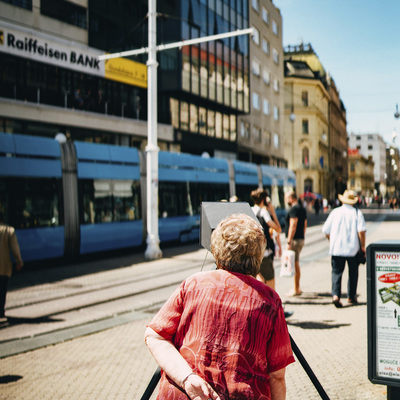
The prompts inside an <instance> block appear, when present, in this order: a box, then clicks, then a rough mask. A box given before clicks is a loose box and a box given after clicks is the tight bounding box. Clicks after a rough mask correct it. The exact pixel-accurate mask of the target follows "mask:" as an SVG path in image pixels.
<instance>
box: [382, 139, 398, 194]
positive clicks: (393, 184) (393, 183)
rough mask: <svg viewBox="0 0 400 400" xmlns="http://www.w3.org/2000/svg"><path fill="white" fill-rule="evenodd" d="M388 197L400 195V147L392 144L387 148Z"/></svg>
mask: <svg viewBox="0 0 400 400" xmlns="http://www.w3.org/2000/svg"><path fill="white" fill-rule="evenodd" d="M386 188H387V191H386V194H385V195H386V197H387V198H393V197H399V195H400V153H399V149H398V147H397V146H396V145H395V144H394V143H391V144H390V145H388V146H387V147H386Z"/></svg>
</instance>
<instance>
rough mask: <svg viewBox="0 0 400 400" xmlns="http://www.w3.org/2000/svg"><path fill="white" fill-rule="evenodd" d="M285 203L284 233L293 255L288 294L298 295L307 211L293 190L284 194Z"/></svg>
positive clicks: (300, 292) (299, 293)
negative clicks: (287, 210) (292, 269)
mask: <svg viewBox="0 0 400 400" xmlns="http://www.w3.org/2000/svg"><path fill="white" fill-rule="evenodd" d="M285 200H286V203H287V204H288V205H289V206H290V207H291V208H290V210H289V212H288V213H287V215H286V224H285V235H286V238H287V249H288V250H293V251H294V253H295V256H294V267H295V273H294V288H293V290H292V291H291V292H289V293H288V296H300V295H301V294H302V293H303V292H302V291H301V289H300V276H301V273H300V253H301V250H302V248H303V246H304V240H305V235H306V229H307V211H306V209H305V208H304V207H303V206H302V204H301V203H300V202H299V201H298V199H297V195H296V193H295V192H294V191H292V192H289V193H287V194H286V195H285Z"/></svg>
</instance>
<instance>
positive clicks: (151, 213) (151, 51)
mask: <svg viewBox="0 0 400 400" xmlns="http://www.w3.org/2000/svg"><path fill="white" fill-rule="evenodd" d="M148 21H149V32H148V37H149V46H148V47H144V48H142V49H136V50H128V51H123V52H119V53H113V54H104V55H101V56H99V57H98V58H99V60H109V59H111V58H118V57H126V56H130V55H138V54H143V53H148V55H149V56H148V59H147V146H146V166H147V176H146V186H147V188H146V201H147V214H146V215H147V241H146V242H147V248H146V251H145V253H144V256H145V258H146V259H147V260H156V259H158V258H161V257H162V252H161V250H160V238H159V236H158V151H159V150H160V149H159V147H158V146H157V66H158V63H157V51H162V50H167V49H173V48H177V47H182V46H189V45H192V44H197V43H204V42H210V41H213V40H219V39H225V38H228V37H234V36H240V35H249V34H250V35H252V34H253V32H254V29H253V28H247V29H239V30H236V31H233V32H226V33H220V34H217V35H211V36H205V37H201V38H197V39H189V40H182V41H179V42H175V43H168V44H162V45H159V46H157V26H156V24H157V13H156V0H149V13H148ZM106 106H107V104H106ZM106 113H107V112H106Z"/></svg>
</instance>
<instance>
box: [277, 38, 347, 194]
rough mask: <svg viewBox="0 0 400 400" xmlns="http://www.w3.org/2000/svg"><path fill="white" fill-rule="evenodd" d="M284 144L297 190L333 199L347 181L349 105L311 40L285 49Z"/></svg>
mask: <svg viewBox="0 0 400 400" xmlns="http://www.w3.org/2000/svg"><path fill="white" fill-rule="evenodd" d="M284 54H285V118H284V132H285V149H286V155H287V157H288V164H289V168H292V169H293V170H294V171H295V172H296V177H297V191H298V192H299V193H300V194H301V193H303V192H306V191H311V192H315V193H320V194H321V195H322V196H323V197H325V198H327V199H335V198H337V195H338V194H339V193H343V191H344V190H345V189H346V187H347V179H348V178H347V133H346V124H347V122H346V109H345V107H344V104H343V102H342V100H341V99H340V95H339V90H338V88H337V87H336V84H335V82H334V80H333V78H332V77H331V76H330V75H329V74H327V73H326V71H325V69H324V67H323V66H322V64H321V62H320V60H319V58H318V56H317V54H316V53H315V52H314V50H313V48H312V46H311V45H310V44H307V45H304V44H301V45H299V46H288V47H287V48H286V49H285V52H284Z"/></svg>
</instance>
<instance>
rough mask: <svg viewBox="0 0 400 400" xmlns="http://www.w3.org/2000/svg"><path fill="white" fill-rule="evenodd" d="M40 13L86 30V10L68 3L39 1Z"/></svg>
mask: <svg viewBox="0 0 400 400" xmlns="http://www.w3.org/2000/svg"><path fill="white" fill-rule="evenodd" d="M40 13H41V14H42V15H46V16H47V17H50V18H54V19H58V20H59V21H62V22H66V23H67V24H71V25H75V26H78V27H79V28H83V29H87V27H88V24H87V9H86V8H85V7H82V6H78V5H77V4H74V3H71V2H70V1H64V0H40Z"/></svg>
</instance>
